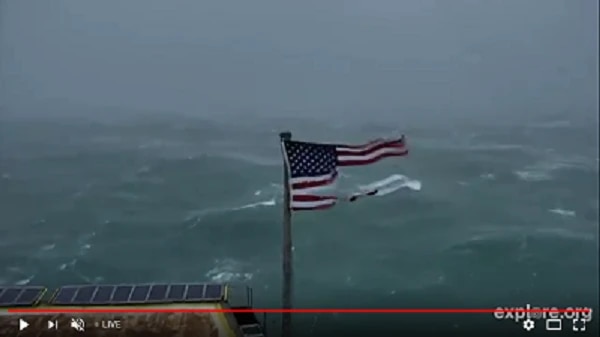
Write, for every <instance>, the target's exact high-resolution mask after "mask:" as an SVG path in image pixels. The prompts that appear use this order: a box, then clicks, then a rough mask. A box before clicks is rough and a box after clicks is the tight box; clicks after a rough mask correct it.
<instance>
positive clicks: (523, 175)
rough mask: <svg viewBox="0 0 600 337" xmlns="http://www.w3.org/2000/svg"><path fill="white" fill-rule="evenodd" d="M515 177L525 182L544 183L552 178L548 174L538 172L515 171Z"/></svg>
mask: <svg viewBox="0 0 600 337" xmlns="http://www.w3.org/2000/svg"><path fill="white" fill-rule="evenodd" d="M514 173H515V174H516V175H517V177H518V178H519V179H521V180H525V181H544V180H552V176H551V175H550V174H549V173H548V172H544V171H538V170H517V171H515V172H514Z"/></svg>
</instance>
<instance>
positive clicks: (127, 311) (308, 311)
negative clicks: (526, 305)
mask: <svg viewBox="0 0 600 337" xmlns="http://www.w3.org/2000/svg"><path fill="white" fill-rule="evenodd" d="M498 311H501V312H503V313H508V312H512V313H576V312H578V313H588V312H589V311H590V309H585V308H584V309H555V310H552V309H516V308H515V309H508V308H506V309H502V310H500V309H160V308H153V309H151V308H148V309H125V308H124V309H67V308H65V309H59V308H46V309H31V308H25V309H24V308H11V309H8V312H9V313H19V314H55V313H64V314H86V313H87V314H111V313H114V314H135V313H261V314H262V313H268V314H281V313H292V314H493V313H495V312H498Z"/></svg>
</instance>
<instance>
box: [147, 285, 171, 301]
mask: <svg viewBox="0 0 600 337" xmlns="http://www.w3.org/2000/svg"><path fill="white" fill-rule="evenodd" d="M167 290H169V286H168V285H167V284H156V285H153V286H152V288H151V289H150V294H148V300H147V301H148V302H161V301H162V302H164V300H165V298H167Z"/></svg>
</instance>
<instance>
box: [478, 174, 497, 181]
mask: <svg viewBox="0 0 600 337" xmlns="http://www.w3.org/2000/svg"><path fill="white" fill-rule="evenodd" d="M479 177H480V178H481V179H485V180H494V179H496V175H494V174H493V173H483V174H481V175H480V176H479Z"/></svg>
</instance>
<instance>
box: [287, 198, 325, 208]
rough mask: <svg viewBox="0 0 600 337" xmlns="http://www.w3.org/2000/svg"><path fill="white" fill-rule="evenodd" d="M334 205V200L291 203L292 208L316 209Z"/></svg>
mask: <svg viewBox="0 0 600 337" xmlns="http://www.w3.org/2000/svg"><path fill="white" fill-rule="evenodd" d="M335 203H336V200H332V199H330V200H318V201H294V200H292V201H291V205H292V208H307V209H310V208H318V207H323V206H328V205H333V204H335Z"/></svg>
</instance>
